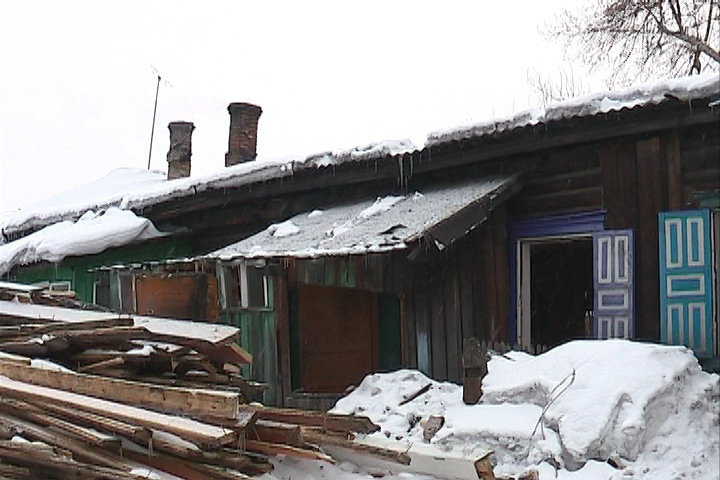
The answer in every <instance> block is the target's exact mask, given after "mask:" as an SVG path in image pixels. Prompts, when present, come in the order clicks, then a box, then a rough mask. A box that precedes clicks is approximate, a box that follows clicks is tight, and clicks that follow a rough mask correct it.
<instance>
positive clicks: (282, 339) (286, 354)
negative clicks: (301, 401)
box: [273, 270, 292, 406]
mask: <svg viewBox="0 0 720 480" xmlns="http://www.w3.org/2000/svg"><path fill="white" fill-rule="evenodd" d="M286 275H287V272H286V270H281V271H280V273H278V274H277V275H275V276H274V277H273V286H274V288H275V292H274V295H273V298H274V301H275V322H276V323H275V325H276V328H277V342H278V352H277V355H278V359H277V362H278V380H279V382H278V383H279V385H280V399H279V400H280V401H279V402H278V403H279V404H280V405H282V406H284V402H285V398H286V397H288V396H290V394H291V393H292V385H291V377H292V372H291V368H292V366H291V361H290V348H291V347H290V318H289V314H290V305H289V302H288V290H287V286H288V281H287V276H286Z"/></svg>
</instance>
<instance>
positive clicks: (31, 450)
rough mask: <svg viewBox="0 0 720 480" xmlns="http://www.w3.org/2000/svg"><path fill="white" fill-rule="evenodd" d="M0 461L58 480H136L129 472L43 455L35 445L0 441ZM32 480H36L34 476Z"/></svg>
mask: <svg viewBox="0 0 720 480" xmlns="http://www.w3.org/2000/svg"><path fill="white" fill-rule="evenodd" d="M0 459H3V460H4V461H3V462H2V463H3V464H4V463H11V464H15V465H23V466H30V467H32V471H33V473H35V474H49V473H51V472H52V473H54V474H56V475H57V474H58V473H61V474H62V476H61V477H60V478H92V479H96V478H102V479H103V480H138V477H137V476H136V475H134V474H132V473H130V472H129V471H123V470H117V469H113V468H107V467H100V466H97V465H89V464H84V463H78V462H75V461H73V460H70V459H67V458H64V457H61V456H58V455H53V454H48V453H45V452H43V451H41V450H38V448H37V446H35V445H28V444H24V443H18V442H11V441H0ZM33 478H37V477H36V476H34V477H33Z"/></svg>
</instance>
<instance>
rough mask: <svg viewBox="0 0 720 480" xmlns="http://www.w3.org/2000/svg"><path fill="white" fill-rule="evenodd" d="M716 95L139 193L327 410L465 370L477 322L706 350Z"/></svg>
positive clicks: (712, 306)
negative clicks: (388, 384)
mask: <svg viewBox="0 0 720 480" xmlns="http://www.w3.org/2000/svg"><path fill="white" fill-rule="evenodd" d="M719 99H720V81H718V79H717V78H716V77H711V76H707V75H706V76H700V77H692V78H688V79H680V80H675V81H669V82H662V83H658V84H656V85H652V86H647V87H643V88H639V89H631V90H627V91H622V92H606V93H603V94H600V95H595V96H589V97H587V98H583V99H577V100H574V101H570V102H565V103H563V104H559V105H557V106H554V107H551V108H549V109H548V110H547V111H545V112H542V113H532V112H526V113H521V114H518V115H516V116H513V117H510V118H507V119H504V120H502V121H493V122H488V123H482V124H477V125H471V126H468V127H461V128H457V129H452V130H448V131H446V132H440V133H436V134H432V135H430V136H429V137H428V141H427V143H426V145H425V146H424V147H423V148H422V149H411V148H406V147H407V146H403V145H395V146H392V145H384V144H377V145H373V146H368V147H367V148H360V149H354V150H352V151H349V152H343V153H342V154H321V155H317V156H312V157H308V158H305V159H301V160H299V161H297V162H289V163H275V164H272V163H270V164H258V165H253V162H248V163H243V164H242V165H239V166H234V167H233V166H231V167H230V168H228V169H226V172H225V173H223V174H220V175H215V176H210V177H203V178H201V179H195V180H192V181H191V179H179V180H173V181H172V182H176V183H174V184H172V185H176V186H177V187H175V188H173V189H170V190H171V191H170V190H169V189H168V185H162V186H161V187H158V190H157V191H153V192H151V193H149V194H147V195H144V196H142V198H140V199H139V200H138V199H137V198H136V199H131V200H127V199H126V201H124V206H125V207H126V208H129V209H132V210H133V211H135V212H136V213H137V214H142V215H143V216H144V217H145V218H148V219H150V220H152V222H153V223H154V224H155V225H156V226H158V228H159V229H160V230H165V231H172V232H174V233H173V235H172V236H171V237H170V238H168V239H165V240H163V241H169V240H172V241H174V242H180V244H182V245H183V246H184V250H183V253H182V254H181V256H183V257H190V258H192V263H193V265H199V264H202V265H204V266H203V267H197V266H193V267H192V269H195V268H200V269H201V270H202V272H203V274H204V275H213V274H214V275H215V277H216V279H217V281H216V288H217V292H218V298H219V312H218V315H219V317H220V319H221V320H222V321H225V322H229V323H233V324H236V325H238V326H240V329H241V339H240V342H241V344H242V345H243V346H244V347H245V348H246V349H248V350H249V351H251V353H253V355H254V358H255V362H254V363H255V364H254V366H253V369H254V370H253V372H251V373H252V375H253V377H254V378H256V379H258V380H262V381H266V382H268V383H269V384H270V385H271V389H270V391H269V393H268V397H267V398H266V401H269V402H271V403H276V404H284V405H298V406H313V407H320V408H322V407H324V406H327V405H329V404H331V403H332V402H334V399H335V398H337V396H338V395H339V394H341V393H342V392H343V391H344V390H345V389H346V388H347V387H348V386H349V385H355V384H357V382H359V381H360V380H361V379H362V377H363V376H364V375H365V374H367V373H370V372H374V371H379V370H384V369H394V368H398V367H401V366H406V367H412V368H419V369H420V370H422V371H424V372H426V373H428V374H429V375H431V376H433V377H434V378H437V379H441V380H442V379H447V380H452V381H459V380H460V377H461V365H460V357H461V346H462V344H463V340H464V339H466V338H468V337H475V338H479V339H484V340H487V341H505V342H510V343H513V344H517V345H522V346H525V347H526V348H533V349H538V348H540V349H542V348H546V347H551V346H554V345H557V344H559V343H562V342H564V341H567V340H569V339H573V338H589V337H598V338H615V337H619V338H632V339H640V340H649V341H662V342H665V343H670V344H685V345H688V346H690V347H692V348H693V349H694V351H695V352H696V353H697V354H698V356H699V357H702V358H706V357H711V356H714V355H717V349H718V344H719V343H720V341H719V339H718V328H717V301H718V294H717V288H718V287H717V285H718V284H717V280H716V278H715V277H716V275H715V272H716V271H717V270H718V257H719V255H718V238H720V232H718V228H719V227H718V225H719V222H718V216H719V215H718V210H719V209H720V166H719V165H718V162H719V160H720V128H719V127H720V106H719V104H718V100H719ZM233 105H235V104H233ZM233 108H235V110H233ZM237 108H240V107H232V105H231V108H230V109H229V110H230V113H231V119H232V117H233V112H234V111H236V110H237ZM243 108H244V107H243ZM240 110H242V108H240ZM254 112H255V111H254ZM251 113H253V112H251ZM255 113H257V112H255ZM255 122H256V123H257V118H255ZM236 123H237V122H236ZM232 125H233V121H232V120H231V140H230V148H229V150H232V148H234V147H233V145H236V146H237V145H239V143H238V142H234V143H233V140H232V135H233V134H232V132H233V131H236V130H237V131H240V130H242V128H239V127H238V126H237V125H236V126H235V127H236V128H235V130H233V126H232ZM183 128H185V127H183ZM185 131H187V128H185ZM190 131H191V129H190ZM396 147H400V148H396ZM402 147H405V148H402ZM229 156H230V157H232V155H229ZM246 156H247V155H246ZM168 158H170V155H168ZM168 183H170V182H168ZM26 225H27V224H26ZM36 226H37V225H36ZM6 233H8V231H6ZM9 234H10V236H13V235H15V236H18V235H22V234H23V231H22V227H16V228H15V230H12V229H10V230H9ZM165 258H167V257H165ZM156 260H157V259H156ZM135 261H139V260H135V259H133V258H128V259H127V261H126V262H125V263H126V264H127V263H132V262H135ZM106 266H110V265H106ZM93 271H94V272H101V271H102V269H94V270H93ZM193 271H194V270H193ZM151 273H152V272H151ZM166 273H167V272H166ZM154 274H156V275H161V276H162V275H163V273H162V272H161V271H159V270H158V271H155V272H154ZM15 275H16V277H15V278H17V279H22V278H21V277H22V275H23V273H22V272H21V271H20V270H16V271H15ZM166 276H167V275H166ZM111 277H112V278H115V277H114V276H111ZM117 278H118V279H119V278H120V275H119V273H118V274H117ZM136 278H138V277H136ZM119 282H120V280H117V281H116V283H118V284H119ZM135 284H136V282H129V283H127V282H126V284H125V285H126V287H125V288H126V289H128V288H129V289H132V288H133V285H135Z"/></svg>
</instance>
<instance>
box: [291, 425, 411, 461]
mask: <svg viewBox="0 0 720 480" xmlns="http://www.w3.org/2000/svg"><path fill="white" fill-rule="evenodd" d="M302 435H303V438H304V439H305V441H306V442H308V443H312V444H315V445H319V446H321V447H327V446H329V445H333V446H338V447H343V448H347V449H349V450H353V451H354V452H357V453H359V454H361V455H368V456H372V457H378V458H381V459H383V460H389V461H391V462H395V463H398V464H400V465H410V457H409V456H407V455H406V454H405V453H403V452H398V451H395V450H389V449H387V448H382V447H377V446H373V445H364V444H361V443H355V442H353V441H352V440H348V439H346V438H341V437H337V436H333V435H325V434H322V433H318V432H315V431H312V430H309V429H303V432H302Z"/></svg>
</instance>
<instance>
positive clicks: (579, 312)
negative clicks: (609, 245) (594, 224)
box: [530, 238, 593, 347]
mask: <svg viewBox="0 0 720 480" xmlns="http://www.w3.org/2000/svg"><path fill="white" fill-rule="evenodd" d="M530 307H531V320H530V326H531V340H532V344H533V345H546V346H548V347H554V346H556V345H559V344H561V343H564V342H566V341H568V340H571V339H574V338H588V337H591V336H592V319H591V318H586V312H588V311H591V310H592V308H593V245H592V239H591V238H572V239H570V238H567V239H562V240H555V241H551V242H547V243H537V244H532V245H531V246H530Z"/></svg>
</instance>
